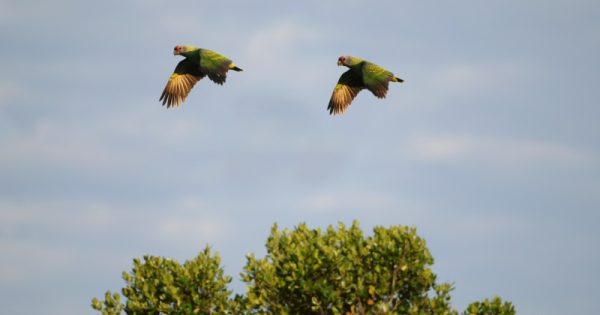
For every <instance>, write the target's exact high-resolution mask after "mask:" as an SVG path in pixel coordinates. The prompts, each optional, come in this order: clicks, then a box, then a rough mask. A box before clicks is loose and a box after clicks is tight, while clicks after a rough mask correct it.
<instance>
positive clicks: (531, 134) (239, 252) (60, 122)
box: [0, 0, 600, 314]
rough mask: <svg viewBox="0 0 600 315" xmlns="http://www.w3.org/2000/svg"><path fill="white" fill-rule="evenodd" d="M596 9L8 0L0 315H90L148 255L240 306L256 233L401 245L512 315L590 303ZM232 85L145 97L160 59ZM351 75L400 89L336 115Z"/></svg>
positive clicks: (596, 176)
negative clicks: (335, 234)
mask: <svg viewBox="0 0 600 315" xmlns="http://www.w3.org/2000/svg"><path fill="white" fill-rule="evenodd" d="M599 31H600V5H599V4H598V3H597V1H584V0H576V1H537V0H532V1H492V2H489V1H488V2H485V3H483V2H481V1H452V2H451V3H450V2H449V3H435V4H434V3H428V2H415V1H387V0H384V1H378V2H377V4H372V3H366V2H361V1H344V2H341V1H312V0H308V1H301V2H294V3H291V2H275V1H260V0H259V1H220V2H216V1H210V2H208V1H157V0H152V1H141V0H138V1H112V0H110V1H103V2H99V1H95V2H84V1H75V0H59V1H53V2H44V1H27V0H25V1H7V0H0V38H1V39H2V45H0V69H2V71H1V72H0V147H1V148H2V152H1V154H0V253H1V254H0V313H3V314H93V312H92V310H91V309H90V308H89V301H90V299H91V298H92V297H94V296H101V295H102V294H103V293H104V292H105V291H106V290H108V289H110V290H118V289H119V288H120V287H121V286H122V285H123V281H122V280H121V278H120V275H121V272H122V271H124V270H129V269H130V266H131V262H132V259H133V258H134V257H139V256H141V255H144V254H153V255H161V256H169V257H173V258H176V259H179V260H185V259H189V258H192V257H194V256H195V255H196V254H197V253H198V252H199V251H200V250H201V249H202V248H203V247H204V246H205V244H210V245H211V246H213V248H214V249H216V250H217V251H219V253H220V254H221V255H222V257H223V263H224V265H225V268H226V272H227V273H228V274H229V275H232V276H233V277H234V278H235V280H234V284H233V287H234V288H235V289H236V290H238V291H241V290H242V289H243V286H242V285H241V284H240V283H239V280H238V277H237V275H238V274H239V272H240V271H241V270H242V266H243V264H244V263H245V258H244V257H245V254H246V253H249V252H255V253H257V254H259V255H262V254H264V248H263V244H264V241H265V239H266V236H267V234H268V232H269V228H270V226H271V225H272V224H273V223H275V222H277V223H278V224H279V226H281V227H293V226H294V225H296V224H298V223H300V222H307V223H308V224H309V225H310V226H313V227H325V226H327V225H329V224H337V222H339V221H341V222H345V223H350V222H351V221H352V220H354V219H357V220H358V221H359V222H360V223H361V226H362V227H363V229H365V230H371V228H372V227H373V226H375V225H386V226H387V225H392V224H403V225H414V226H416V227H417V229H418V231H419V234H420V235H421V236H423V237H424V238H425V239H426V240H427V243H428V246H429V248H430V249H431V251H432V254H433V256H434V257H435V259H436V263H435V265H434V270H435V271H436V272H437V274H438V276H439V279H440V280H442V281H451V282H454V283H455V286H456V289H455V291H454V293H453V297H454V302H453V303H454V306H455V307H457V308H458V309H460V310H462V309H464V307H465V306H466V305H467V304H468V303H469V302H471V301H474V300H477V299H481V298H484V297H488V296H492V295H494V294H498V295H500V296H502V297H503V298H505V299H508V300H511V301H512V302H514V304H515V305H516V307H517V311H518V312H519V313H520V314H591V313H594V311H595V310H596V309H597V308H596V302H595V300H596V295H597V294H596V293H597V292H599V291H600V284H599V283H600V272H599V271H598V268H597V267H598V266H599V265H600V245H599V244H600V243H599V242H598V240H599V239H600V231H599V230H598V228H597V226H598V223H600V213H599V210H600V124H598V117H600V108H599V106H598V105H599V104H598V101H599V100H600V91H599V89H598V82H599V78H598V74H599V73H600V62H599V61H598V52H599V51H600V36H598V34H599ZM177 44H193V45H197V46H200V47H206V48H210V49H214V50H216V51H219V52H221V53H223V54H225V55H227V56H229V57H230V58H231V59H233V60H234V61H235V62H236V64H237V65H239V66H240V67H242V68H243V69H244V70H245V71H244V72H241V73H230V75H229V77H228V81H227V83H226V84H225V85H224V86H217V85H215V84H213V83H212V82H210V81H208V80H202V81H201V82H200V83H199V84H198V85H196V87H195V88H194V89H193V90H192V92H191V94H190V96H189V97H188V99H187V101H186V102H185V103H184V105H183V106H182V107H181V108H180V109H175V110H167V109H166V108H163V107H161V106H160V103H159V102H158V97H159V96H160V93H161V92H162V89H163V87H164V84H165V82H166V79H167V78H168V76H169V75H170V73H171V71H172V70H173V69H174V67H175V65H176V63H177V62H178V60H179V59H178V58H177V57H174V56H173V55H172V49H173V46H175V45H177ZM344 54H351V55H356V56H361V57H363V58H366V59H368V60H371V61H374V62H376V63H378V64H380V65H382V66H385V67H386V68H388V69H390V70H392V71H393V72H394V73H395V74H396V75H397V76H398V77H401V78H403V79H405V80H406V82H405V83H403V84H402V85H399V84H394V85H392V86H391V88H390V91H389V93H388V97H387V98H386V99H385V100H378V99H376V98H375V97H373V96H372V95H371V94H370V93H366V92H362V93H361V94H360V95H359V96H358V97H357V98H356V100H355V101H354V103H353V104H352V106H351V107H350V109H349V111H348V112H347V113H346V114H345V115H344V116H339V117H331V116H329V115H328V112H327V111H326V107H327V102H328V100H329V97H330V95H331V91H332V89H333V86H334V84H335V82H336V80H337V79H338V78H339V76H340V74H341V73H342V72H343V71H344V69H342V68H339V67H337V65H336V61H337V57H338V56H340V55H344Z"/></svg>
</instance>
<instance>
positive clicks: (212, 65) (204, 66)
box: [159, 46, 242, 107]
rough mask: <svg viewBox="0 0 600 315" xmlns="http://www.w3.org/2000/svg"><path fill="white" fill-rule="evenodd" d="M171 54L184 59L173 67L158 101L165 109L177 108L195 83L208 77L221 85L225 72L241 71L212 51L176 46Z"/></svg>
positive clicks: (223, 81)
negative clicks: (173, 69) (165, 106)
mask: <svg viewBox="0 0 600 315" xmlns="http://www.w3.org/2000/svg"><path fill="white" fill-rule="evenodd" d="M173 54H175V55H181V56H183V57H185V59H184V60H182V61H180V62H179V63H178V64H177V67H175V71H174V72H173V74H172V75H171V77H170V78H169V81H168V82H167V85H166V86H165V89H164V90H163V93H162V95H161V96H160V99H159V101H162V103H163V105H167V107H171V106H179V105H180V104H181V103H183V101H184V100H185V98H186V97H187V95H188V94H189V92H190V90H191V89H192V88H193V87H194V85H195V84H196V82H198V81H199V80H201V79H202V78H203V77H205V76H208V78H209V79H210V80H212V81H213V82H215V83H217V84H220V85H222V84H223V83H225V80H226V79H227V71H229V70H234V71H242V69H241V68H238V67H236V66H235V65H234V64H233V62H232V61H231V60H230V59H229V58H227V57H225V56H223V55H221V54H219V53H217V52H214V51H212V50H208V49H203V48H197V47H194V46H176V47H175V48H174V50H173Z"/></svg>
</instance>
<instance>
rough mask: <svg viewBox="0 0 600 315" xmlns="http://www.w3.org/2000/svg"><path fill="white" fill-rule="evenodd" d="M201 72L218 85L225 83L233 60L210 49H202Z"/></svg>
mask: <svg viewBox="0 0 600 315" xmlns="http://www.w3.org/2000/svg"><path fill="white" fill-rule="evenodd" d="M199 53H200V71H202V73H204V74H206V75H208V78H209V79H211V80H212V81H213V82H215V83H217V84H223V83H225V80H226V79H227V71H229V68H230V67H229V66H230V65H231V63H232V62H231V60H229V59H228V58H227V57H225V56H223V55H221V54H219V53H217V52H214V51H212V50H208V49H200V52H199Z"/></svg>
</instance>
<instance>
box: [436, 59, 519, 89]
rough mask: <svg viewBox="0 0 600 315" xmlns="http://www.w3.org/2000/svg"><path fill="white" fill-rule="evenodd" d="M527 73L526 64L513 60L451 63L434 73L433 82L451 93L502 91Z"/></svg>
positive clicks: (437, 87) (438, 87)
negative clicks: (513, 61)
mask: <svg viewBox="0 0 600 315" xmlns="http://www.w3.org/2000/svg"><path fill="white" fill-rule="evenodd" d="M525 73H527V72H526V69H525V65H520V64H516V63H512V62H501V61H499V62H489V63H468V62H464V63H450V64H447V65H445V66H444V67H442V68H440V69H439V70H438V71H436V73H434V74H433V82H432V84H433V85H434V86H435V88H436V90H438V91H444V92H445V93H448V94H450V95H472V94H479V93H481V92H489V91H496V92H497V91H502V90H504V89H506V88H507V87H508V86H511V85H513V84H515V83H514V82H518V81H520V78H521V77H522V76H523V75H524V74H525Z"/></svg>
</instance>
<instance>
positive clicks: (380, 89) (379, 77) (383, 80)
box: [362, 62, 394, 98]
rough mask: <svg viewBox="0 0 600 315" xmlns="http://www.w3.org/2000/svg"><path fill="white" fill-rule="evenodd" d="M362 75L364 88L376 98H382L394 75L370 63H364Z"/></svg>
mask: <svg viewBox="0 0 600 315" xmlns="http://www.w3.org/2000/svg"><path fill="white" fill-rule="evenodd" d="M362 73H363V82H364V84H365V87H366V88H367V89H369V91H371V93H373V94H374V95H375V96H377V97H378V98H384V97H385V95H386V94H387V91H388V85H389V83H390V81H391V80H392V79H393V78H394V75H393V74H392V73H391V72H390V71H388V70H386V69H384V68H382V67H380V66H378V65H376V64H374V63H370V62H365V64H364V66H363V68H362Z"/></svg>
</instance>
